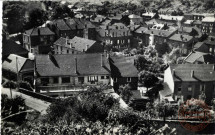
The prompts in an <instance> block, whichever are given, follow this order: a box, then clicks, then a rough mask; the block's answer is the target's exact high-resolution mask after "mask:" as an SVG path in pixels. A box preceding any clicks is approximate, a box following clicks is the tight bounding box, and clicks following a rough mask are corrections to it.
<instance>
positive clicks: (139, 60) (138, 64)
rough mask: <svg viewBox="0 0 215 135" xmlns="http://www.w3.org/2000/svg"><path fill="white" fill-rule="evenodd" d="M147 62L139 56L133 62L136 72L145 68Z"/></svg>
mask: <svg viewBox="0 0 215 135" xmlns="http://www.w3.org/2000/svg"><path fill="white" fill-rule="evenodd" d="M147 62H148V61H147V60H146V59H145V57H144V56H142V55H139V56H138V57H137V58H136V59H135V60H134V65H135V66H136V68H137V69H138V70H142V69H144V68H145V65H146V64H147Z"/></svg>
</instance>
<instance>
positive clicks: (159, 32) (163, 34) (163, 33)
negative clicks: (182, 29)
mask: <svg viewBox="0 0 215 135" xmlns="http://www.w3.org/2000/svg"><path fill="white" fill-rule="evenodd" d="M174 32H175V31H167V30H157V29H147V30H146V31H145V32H144V33H145V34H154V35H156V36H160V37H169V36H171V35H172V34H173V33H174Z"/></svg>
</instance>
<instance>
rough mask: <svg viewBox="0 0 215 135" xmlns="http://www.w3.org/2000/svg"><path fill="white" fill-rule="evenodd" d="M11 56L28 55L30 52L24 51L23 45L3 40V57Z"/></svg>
mask: <svg viewBox="0 0 215 135" xmlns="http://www.w3.org/2000/svg"><path fill="white" fill-rule="evenodd" d="M9 54H20V55H22V54H26V55H27V54H28V51H27V50H26V49H24V48H23V47H22V46H21V45H19V44H17V43H16V42H14V41H13V40H11V39H9V40H6V39H3V41H2V56H7V55H9Z"/></svg>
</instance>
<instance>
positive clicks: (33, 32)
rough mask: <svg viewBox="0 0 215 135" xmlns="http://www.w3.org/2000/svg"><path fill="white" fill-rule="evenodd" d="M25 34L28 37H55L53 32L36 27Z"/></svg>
mask: <svg viewBox="0 0 215 135" xmlns="http://www.w3.org/2000/svg"><path fill="white" fill-rule="evenodd" d="M25 34H27V35H30V36H38V35H43V36H46V35H55V33H54V32H52V31H51V30H50V29H49V28H48V27H37V28H32V29H30V30H26V31H25Z"/></svg>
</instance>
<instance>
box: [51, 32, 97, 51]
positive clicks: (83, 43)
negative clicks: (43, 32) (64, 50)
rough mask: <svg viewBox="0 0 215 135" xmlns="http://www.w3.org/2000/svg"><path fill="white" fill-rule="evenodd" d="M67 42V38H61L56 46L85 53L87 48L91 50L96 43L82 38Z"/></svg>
mask: <svg viewBox="0 0 215 135" xmlns="http://www.w3.org/2000/svg"><path fill="white" fill-rule="evenodd" d="M67 42H68V43H70V44H71V46H70V45H68V44H67ZM67 42H66V38H63V37H60V38H59V39H58V40H57V41H56V42H55V43H54V44H55V45H60V46H65V47H68V48H71V47H74V48H75V50H77V51H83V50H85V49H86V47H87V46H88V47H89V48H90V47H91V46H92V45H94V44H95V43H96V41H95V40H90V39H86V38H81V37H77V36H75V37H74V38H73V39H67ZM85 51H86V50H85Z"/></svg>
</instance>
